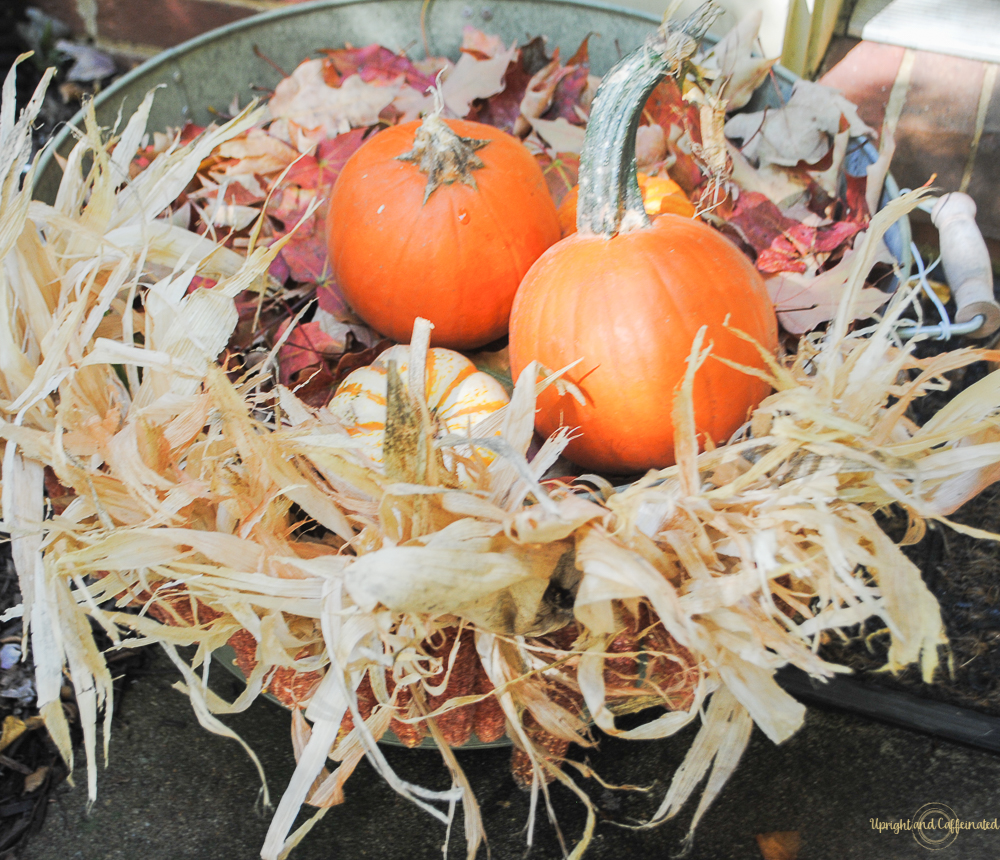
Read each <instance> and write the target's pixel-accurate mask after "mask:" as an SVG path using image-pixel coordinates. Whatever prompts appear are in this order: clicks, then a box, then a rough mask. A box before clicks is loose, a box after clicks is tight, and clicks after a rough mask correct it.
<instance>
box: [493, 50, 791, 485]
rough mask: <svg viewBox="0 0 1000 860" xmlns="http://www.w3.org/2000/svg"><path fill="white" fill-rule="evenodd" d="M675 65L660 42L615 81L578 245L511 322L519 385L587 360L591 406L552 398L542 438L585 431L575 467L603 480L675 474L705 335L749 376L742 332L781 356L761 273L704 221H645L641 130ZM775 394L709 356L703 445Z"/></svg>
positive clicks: (534, 278) (600, 112) (573, 446)
mask: <svg viewBox="0 0 1000 860" xmlns="http://www.w3.org/2000/svg"><path fill="white" fill-rule="evenodd" d="M660 38H661V39H662V38H663V37H662V36H661V37H660ZM692 44H693V43H692ZM674 50H676V46H674ZM670 53H671V51H670V48H669V46H668V45H667V43H666V42H665V41H661V42H660V43H656V42H653V43H648V44H647V46H646V47H644V48H643V49H640V50H639V51H638V52H636V53H635V54H633V55H630V56H629V57H626V58H625V59H624V60H623V61H622V63H621V64H620V65H619V67H616V69H615V70H613V71H612V72H611V73H609V74H608V75H607V76H606V77H605V79H604V83H603V84H602V87H601V89H600V90H599V91H598V96H597V98H596V100H595V102H594V107H593V110H592V112H591V118H590V122H589V125H588V128H587V137H586V141H585V144H584V151H583V155H582V158H581V169H580V194H579V203H578V213H577V226H578V228H579V229H578V232H577V233H575V234H574V235H571V236H568V237H567V238H565V239H563V240H562V241H560V242H559V243H557V244H556V245H554V246H553V247H552V248H550V249H549V250H548V251H547V252H546V253H545V254H543V255H542V257H541V258H539V260H538V261H537V262H536V263H535V265H534V266H532V267H531V269H530V270H529V271H528V273H527V275H526V276H525V278H524V281H523V282H522V284H521V288H520V290H519V292H518V295H517V299H516V301H515V303H514V308H513V311H512V313H511V322H510V359H511V369H512V371H513V373H514V375H515V378H516V377H517V376H518V375H519V374H520V373H521V371H522V370H523V369H524V368H525V367H526V366H527V364H528V363H529V362H530V361H532V360H533V359H534V360H538V361H540V362H541V363H542V364H544V365H545V366H547V367H550V368H558V367H563V366H565V365H567V364H569V363H570V362H572V361H574V360H576V359H578V358H582V359H583V361H582V362H581V363H580V364H579V365H577V366H576V367H575V368H573V370H572V371H570V373H569V375H568V379H569V380H570V381H571V382H574V383H575V384H576V385H577V386H578V387H579V389H580V391H581V392H582V394H583V397H584V400H585V404H584V405H580V404H579V403H578V402H577V401H576V400H575V399H574V398H573V397H571V396H569V395H560V394H558V393H557V392H556V391H554V390H553V389H549V390H548V391H546V392H543V394H542V395H541V396H540V398H539V402H538V413H537V417H536V426H537V427H538V429H539V430H540V431H541V432H542V433H543V434H546V435H547V434H550V433H552V432H553V431H554V430H556V429H557V428H558V427H560V426H568V427H576V428H579V429H580V430H581V431H582V432H581V434H580V435H579V436H578V438H576V439H574V440H573V441H572V442H570V445H569V447H568V448H567V450H566V455H567V456H568V457H569V458H570V459H572V460H573V461H574V462H576V463H578V464H579V465H581V466H584V467H586V468H588V469H593V470H597V471H602V472H610V473H618V474H626V473H634V472H639V471H644V470H646V469H650V468H659V467H665V466H669V465H671V464H672V463H673V462H674V428H673V423H672V418H671V416H672V409H673V400H674V395H675V390H676V389H677V386H678V385H679V383H680V382H681V380H682V379H683V377H684V373H685V370H686V368H687V358H688V355H689V354H690V352H691V347H692V342H693V341H694V338H695V335H696V333H697V332H698V330H699V329H700V328H701V327H702V326H706V327H707V329H708V331H707V338H706V343H711V344H712V354H713V355H714V356H717V357H721V358H725V359H728V360H730V361H733V362H737V363H739V364H743V365H748V366H750V367H756V368H760V367H762V366H763V365H764V362H763V360H762V358H761V356H760V354H759V353H758V351H757V350H756V349H755V347H754V346H753V345H752V344H750V343H747V342H746V341H744V340H742V339H740V338H739V337H738V336H737V335H736V334H734V333H733V331H732V330H731V328H732V329H738V330H741V331H743V332H745V333H746V334H749V335H750V336H751V337H753V338H755V339H756V340H757V341H758V342H759V343H760V344H762V345H763V346H764V347H765V348H766V349H768V350H772V351H773V350H775V349H776V348H777V323H776V320H775V315H774V309H773V306H772V304H771V301H770V299H769V297H768V293H767V289H766V287H765V286H764V281H763V279H762V278H761V276H760V275H759V274H758V273H757V271H756V269H755V268H754V266H753V264H752V263H751V262H750V261H749V260H748V259H747V258H746V257H745V256H744V255H743V254H742V253H741V252H740V251H739V250H738V249H737V248H736V247H735V246H734V245H732V244H731V243H730V242H729V241H728V240H727V239H725V238H724V237H723V236H722V235H721V234H719V233H718V232H716V231H715V230H713V229H712V228H711V227H709V226H707V225H706V224H704V223H702V222H701V221H697V220H693V219H690V218H683V217H681V216H678V215H661V216H659V217H658V218H657V219H656V220H655V221H654V222H652V224H651V223H650V221H649V218H648V216H647V214H646V212H645V208H644V205H643V200H642V196H641V194H640V193H639V187H638V183H637V180H636V174H635V160H634V156H633V155H632V153H634V151H635V126H636V123H637V121H638V111H639V110H641V108H642V105H643V104H644V103H645V101H646V98H647V96H648V94H649V92H650V91H651V90H652V88H653V87H654V86H655V85H656V84H657V83H658V82H659V80H661V79H662V77H663V76H664V74H666V72H667V70H668V61H667V59H666V56H667V55H670ZM730 327H731V328H730ZM767 393H768V386H767V385H766V383H764V382H762V381H761V380H760V379H758V378H755V377H752V376H749V375H747V374H744V373H742V372H741V371H739V370H736V369H734V368H732V367H730V366H727V365H726V364H723V363H722V362H720V361H715V360H713V359H712V358H711V357H709V358H708V360H707V361H706V362H705V363H704V364H703V365H702V367H701V368H700V369H699V371H698V373H697V375H696V377H695V382H694V406H695V419H696V423H697V427H698V430H699V433H700V434H702V435H703V437H707V438H710V439H712V440H713V441H714V442H717V443H718V442H724V441H725V440H726V439H727V438H728V437H729V436H730V435H731V434H732V433H733V431H734V430H736V429H737V428H738V427H739V426H740V424H741V423H743V421H744V420H745V419H746V417H747V415H748V413H749V411H750V410H751V409H752V408H753V407H754V406H755V405H756V404H757V403H758V402H759V401H760V400H761V399H762V398H763V397H764V396H765V395H766V394H767Z"/></svg>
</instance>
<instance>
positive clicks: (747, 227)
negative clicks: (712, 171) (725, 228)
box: [726, 191, 799, 254]
mask: <svg viewBox="0 0 1000 860" xmlns="http://www.w3.org/2000/svg"><path fill="white" fill-rule="evenodd" d="M726 223H727V224H729V225H730V227H732V228H734V229H735V230H736V232H737V233H739V235H740V238H742V239H743V241H744V242H746V243H747V245H749V246H750V247H751V248H753V249H754V250H755V251H756V252H757V253H758V254H759V253H761V252H762V251H764V250H765V249H767V248H770V247H771V245H772V244H773V243H774V240H775V239H777V238H779V237H780V236H783V235H784V234H785V232H787V231H788V230H791V229H792V228H793V227H795V226H796V225H798V223H799V222H798V221H794V220H793V219H791V218H786V217H785V216H784V215H783V214H782V212H781V210H780V209H779V208H778V207H777V206H776V205H775V204H774V203H772V202H771V201H770V200H769V199H768V198H767V197H765V196H764V195H763V194H761V193H760V192H758V191H742V192H741V193H740V196H739V199H738V200H737V201H736V209H735V211H734V212H733V214H732V216H731V217H730V218H728V219H727V221H726Z"/></svg>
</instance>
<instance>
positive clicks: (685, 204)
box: [559, 173, 695, 238]
mask: <svg viewBox="0 0 1000 860" xmlns="http://www.w3.org/2000/svg"><path fill="white" fill-rule="evenodd" d="M636 177H637V178H638V180H639V190H640V191H641V192H642V202H643V206H644V208H645V209H646V214H647V215H648V216H649V217H650V218H655V217H656V216H657V215H683V216H684V217H685V218H694V215H695V208H694V204H693V203H692V202H691V200H690V199H689V198H688V196H687V195H686V194H685V193H684V189H683V188H681V187H680V186H679V185H678V184H677V183H676V182H674V180H673V179H671V178H670V177H669V176H650V175H649V174H647V173H637V174H636ZM579 196H580V186H579V185H574V186H573V187H572V188H571V189H570V190H569V191H568V192H567V194H566V196H565V197H564V198H563V201H562V203H560V204H559V228H560V229H561V230H562V234H563V237H564V238H565V237H566V236H570V235H572V234H573V233H575V232H576V204H577V200H578V198H579Z"/></svg>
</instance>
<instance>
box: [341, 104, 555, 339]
mask: <svg viewBox="0 0 1000 860" xmlns="http://www.w3.org/2000/svg"><path fill="white" fill-rule="evenodd" d="M327 231H328V239H329V251H330V262H331V266H332V270H333V275H334V277H335V278H336V281H337V283H338V284H339V286H340V288H341V290H342V291H343V294H344V297H345V298H346V299H347V301H348V303H349V304H350V305H351V307H352V308H353V309H354V311H355V312H356V313H357V314H358V316H360V317H361V318H362V319H363V320H364V321H365V322H367V323H368V324H369V325H370V326H372V327H373V328H374V329H376V330H377V331H379V332H381V333H382V334H384V335H386V336H387V337H390V338H392V339H393V340H396V341H400V342H406V341H407V340H408V339H409V336H410V332H411V330H412V328H413V323H414V320H415V319H416V318H417V317H424V318H425V319H429V320H430V321H431V322H432V323H433V324H434V333H433V337H432V343H433V344H434V345H437V346H445V347H450V348H453V349H474V348H476V347H480V346H483V345H485V344H487V343H490V342H491V341H494V340H496V339H497V338H500V337H502V336H503V335H505V334H506V333H507V321H508V318H509V316H510V308H511V303H512V302H513V301H514V293H515V292H516V291H517V287H518V285H519V284H520V283H521V278H522V277H523V276H524V273H525V272H526V271H527V270H528V268H529V267H530V266H531V264H532V263H534V262H535V260H536V259H537V258H538V257H539V255H540V254H541V253H542V252H543V251H544V250H545V249H546V248H548V247H549V246H550V245H552V244H553V243H554V242H556V241H557V240H558V239H559V217H558V215H557V214H556V206H555V203H554V202H553V200H552V196H551V195H550V194H549V190H548V187H547V186H546V183H545V177H544V175H543V174H542V171H541V168H540V167H539V166H538V163H537V162H536V161H535V158H534V156H532V155H531V153H530V152H529V151H528V150H527V148H525V146H524V144H522V143H521V141H520V140H518V139H517V138H515V137H513V136H511V135H509V134H507V133H506V132H503V131H501V130H500V129H497V128H494V127H492V126H488V125H484V124H482V123H476V122H469V121H466V120H452V119H443V118H442V117H441V116H440V115H439V114H438V113H433V114H431V115H429V116H428V117H427V118H426V119H424V121H423V122H422V123H421V122H410V123H404V124H402V125H397V126H391V127H390V128H387V129H385V130H384V131H381V132H379V133H378V134H376V135H374V136H373V137H372V138H370V139H369V140H368V141H367V142H366V143H365V144H364V145H363V146H362V147H361V148H360V149H359V150H358V151H357V152H355V153H354V155H352V156H351V158H350V159H349V160H348V161H347V163H346V164H345V165H344V169H343V170H342V171H341V173H340V176H339V177H338V179H337V182H336V185H335V186H334V189H333V193H332V196H331V199H330V209H329V215H328V217H327Z"/></svg>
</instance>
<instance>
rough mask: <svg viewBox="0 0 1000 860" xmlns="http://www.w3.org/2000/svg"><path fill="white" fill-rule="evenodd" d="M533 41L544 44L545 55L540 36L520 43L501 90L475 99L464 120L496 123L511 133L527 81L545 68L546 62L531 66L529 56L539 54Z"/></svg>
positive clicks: (519, 110)
mask: <svg viewBox="0 0 1000 860" xmlns="http://www.w3.org/2000/svg"><path fill="white" fill-rule="evenodd" d="M536 43H539V44H540V45H542V46H543V47H542V48H541V51H542V56H544V42H543V41H542V40H541V37H539V38H537V39H534V40H532V41H531V42H529V43H528V44H527V45H525V46H523V47H522V48H521V49H520V51H519V52H518V54H517V56H516V57H515V58H514V59H513V60H511V61H510V63H508V64H507V71H506V72H505V73H504V78H503V83H504V86H503V89H502V90H501V91H500V92H499V93H497V94H496V95H494V96H490V97H489V98H487V99H477V100H476V101H475V102H473V105H472V110H471V111H469V115H468V116H467V117H466V118H467V119H470V120H473V121H474V122H482V123H486V124H487V125H492V126H496V127H497V128H500V129H503V130H504V131H505V132H507V133H508V134H513V133H514V123H516V122H517V118H518V117H519V116H520V115H521V101H522V100H523V99H524V94H525V93H526V92H527V91H528V84H529V83H530V82H531V78H532V76H533V75H534V74H535V72H537V71H538V69H540V68H544V67H545V63H543V64H542V65H541V66H539V67H538V69H533V68H532V65H534V61H533V60H531V59H530V58H534V57H536V55H537V53H538V52H537V50H536V49H535V48H534V47H533V46H535V44H536ZM547 62H548V60H547V59H546V63H547Z"/></svg>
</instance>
